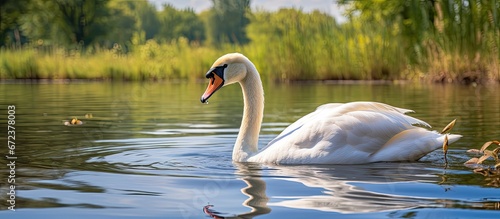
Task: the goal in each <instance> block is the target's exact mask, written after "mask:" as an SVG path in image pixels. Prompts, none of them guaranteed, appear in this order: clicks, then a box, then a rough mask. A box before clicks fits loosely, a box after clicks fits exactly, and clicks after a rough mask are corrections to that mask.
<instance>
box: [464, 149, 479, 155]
mask: <svg viewBox="0 0 500 219" xmlns="http://www.w3.org/2000/svg"><path fill="white" fill-rule="evenodd" d="M467 153H472V154H480V153H481V151H479V150H478V149H469V150H467Z"/></svg>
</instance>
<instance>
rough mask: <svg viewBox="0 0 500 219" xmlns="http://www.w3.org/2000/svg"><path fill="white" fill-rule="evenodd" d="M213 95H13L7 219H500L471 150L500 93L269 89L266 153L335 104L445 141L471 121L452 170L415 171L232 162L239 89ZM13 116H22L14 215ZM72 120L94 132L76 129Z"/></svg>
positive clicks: (45, 90)
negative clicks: (427, 130) (376, 113)
mask: <svg viewBox="0 0 500 219" xmlns="http://www.w3.org/2000/svg"><path fill="white" fill-rule="evenodd" d="M205 87H206V84H205V83H187V82H179V83H154V82H150V83H149V82H145V83H125V82H122V83H111V82H71V83H43V82H42V83H19V82H3V83H2V84H0V115H2V116H1V118H0V127H1V129H0V130H1V134H0V136H1V139H2V144H1V147H2V148H1V149H0V153H1V154H0V156H1V157H3V159H0V164H1V166H2V168H1V169H2V171H1V173H0V176H1V179H0V180H1V189H2V190H1V193H0V199H1V201H0V203H1V204H0V207H1V211H0V218H72V219H75V218H94V219H96V218H208V216H207V215H206V214H205V213H203V211H202V209H203V207H204V206H206V205H208V204H210V205H214V207H213V208H212V209H214V210H217V211H219V212H221V215H222V216H226V217H238V216H239V217H240V218H252V217H254V218H500V189H499V188H498V187H497V186H498V182H499V181H500V179H499V176H490V177H485V176H483V175H480V174H477V173H473V171H472V170H471V169H469V168H467V167H465V166H464V165H463V163H464V162H465V161H467V160H468V159H469V158H471V156H472V155H469V154H467V153H465V151H466V150H467V149H469V148H480V147H481V145H482V144H483V143H484V142H486V141H489V140H495V139H499V138H500V126H499V124H500V92H499V90H498V88H499V87H498V86H496V85H488V86H477V87H476V86H461V85H421V84H377V83H375V84H328V83H305V84H268V85H265V88H264V89H265V92H266V108H265V116H264V123H263V127H262V131H261V139H260V146H261V147H262V146H263V145H265V144H266V143H267V142H268V141H270V140H271V139H273V137H275V136H276V135H277V134H278V133H279V132H280V131H281V130H283V129H284V128H285V127H286V126H287V125H288V124H290V123H292V122H293V121H295V120H296V119H298V118H300V117H301V116H303V115H305V114H307V113H309V112H310V111H313V110H314V109H315V108H316V107H317V106H318V105H321V104H323V103H328V102H350V101H359V100H367V101H379V102H385V103H388V104H391V105H394V106H398V107H403V108H409V109H413V110H415V111H416V113H414V114H413V116H415V117H417V118H420V119H423V120H425V121H427V122H429V123H430V124H431V125H432V126H433V127H434V128H435V129H436V130H441V129H442V128H443V127H444V126H445V125H447V124H448V123H449V122H450V121H451V120H453V119H455V118H457V119H458V120H457V124H456V126H455V128H454V129H453V133H457V134H461V135H463V136H464V137H463V138H462V139H461V140H460V141H458V142H456V143H455V144H452V145H450V150H449V155H448V161H449V166H448V168H446V169H445V168H444V160H443V152H442V151H441V150H437V151H435V152H433V153H431V154H430V155H428V156H426V157H424V160H423V161H420V162H410V163H375V164H366V165H317V166H273V165H259V164H238V163H233V162H232V161H231V152H232V146H233V143H234V141H235V139H236V136H237V134H238V128H239V123H240V119H241V113H242V104H243V103H242V96H241V91H240V88H239V86H230V87H225V88H223V89H221V90H220V91H218V92H217V93H216V94H215V95H214V96H213V97H212V98H211V99H210V104H208V105H206V104H201V103H200V101H199V99H200V96H201V94H202V93H203V91H204V89H205ZM8 105H15V128H16V129H15V131H16V139H15V145H16V148H15V151H14V152H15V155H16V156H17V159H16V165H15V171H16V172H15V180H16V181H15V186H16V190H15V210H16V211H15V212H14V211H10V210H8V207H9V206H10V204H9V202H8V200H9V197H10V196H9V195H7V193H9V191H10V190H9V188H8V186H9V185H10V183H8V179H9V175H10V174H9V172H8V168H9V166H7V164H8V162H10V161H9V160H8V159H6V158H5V156H6V155H8V154H7V153H8V150H7V149H8V148H7V145H6V144H4V143H5V142H6V140H5V139H7V123H8V120H7V115H8V110H7V107H8ZM85 115H87V117H89V118H86V117H85ZM90 115H91V116H92V118H90ZM73 117H77V118H78V119H80V120H82V121H83V125H79V126H65V125H64V121H65V120H71V119H72V118H73ZM492 162H493V161H489V163H490V164H491V163H492ZM495 182H496V184H495Z"/></svg>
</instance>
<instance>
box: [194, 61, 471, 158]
mask: <svg viewBox="0 0 500 219" xmlns="http://www.w3.org/2000/svg"><path fill="white" fill-rule="evenodd" d="M206 77H207V78H209V79H210V82H209V84H208V87H207V89H206V91H205V93H204V94H203V95H202V96H201V102H203V103H205V102H206V101H207V100H208V98H210V96H212V94H214V92H216V91H217V90H218V89H219V88H221V87H223V86H226V85H229V84H233V83H236V82H238V83H240V85H241V88H242V91H243V97H244V98H243V99H244V105H245V106H244V109H243V118H242V121H241V127H240V132H239V134H238V138H237V139H236V143H235V144H234V149H233V161H236V162H258V163H275V164H360V163H370V162H380V161H414V160H418V159H420V158H421V157H422V156H424V155H426V154H427V153H429V152H431V151H434V150H436V149H437V148H440V147H441V146H442V144H443V141H444V135H443V134H440V133H438V132H436V131H429V130H427V129H424V128H421V127H415V126H413V124H419V125H421V126H426V127H430V125H429V124H427V123H426V122H424V121H422V120H419V119H416V118H413V117H411V116H408V115H405V113H407V112H412V111H411V110H407V109H402V108H397V107H393V106H390V105H387V104H383V103H377V102H352V103H345V104H340V103H331V104H325V105H322V106H320V107H318V108H317V109H316V111H314V112H312V113H310V114H308V115H306V116H304V117H302V118H301V119H299V120H297V121H296V122H295V123H293V124H291V125H290V126H289V127H288V128H286V129H285V130H284V131H283V132H282V133H281V134H279V135H278V136H277V137H276V138H275V139H274V140H272V141H271V142H270V143H269V144H268V145H267V146H266V147H264V148H263V149H261V150H260V151H259V150H258V146H257V144H258V139H259V131H260V125H261V123H262V117H263V111H264V90H263V88H262V82H261V80H260V76H259V73H258V71H257V69H256V68H255V65H254V64H253V63H252V62H251V61H250V60H249V59H248V58H247V57H245V56H244V55H242V54H239V53H230V54H226V55H224V56H222V57H220V58H219V59H217V60H216V61H215V63H214V64H213V65H212V68H211V69H210V70H209V71H208V72H207V74H206ZM460 137H461V136H460V135H451V134H450V135H448V141H449V143H453V142H455V141H456V140H458V139H459V138H460Z"/></svg>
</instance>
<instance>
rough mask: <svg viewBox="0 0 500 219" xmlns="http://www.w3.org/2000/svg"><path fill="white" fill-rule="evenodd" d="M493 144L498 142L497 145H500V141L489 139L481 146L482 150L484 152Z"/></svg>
mask: <svg viewBox="0 0 500 219" xmlns="http://www.w3.org/2000/svg"><path fill="white" fill-rule="evenodd" d="M491 144H497V145H500V142H499V141H496V140H495V141H488V142H486V143H484V144H483V146H482V147H481V150H480V151H481V152H483V151H484V150H486V148H488V147H489V146H490V145H491Z"/></svg>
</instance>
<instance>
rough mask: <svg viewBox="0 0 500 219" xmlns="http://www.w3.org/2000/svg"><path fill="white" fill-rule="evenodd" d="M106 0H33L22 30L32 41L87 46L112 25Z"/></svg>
mask: <svg viewBox="0 0 500 219" xmlns="http://www.w3.org/2000/svg"><path fill="white" fill-rule="evenodd" d="M108 12H109V10H108V9H107V1H105V0H74V1H66V0H54V1H34V2H33V4H32V5H30V8H29V11H28V13H26V14H25V15H24V16H23V18H22V29H23V33H25V34H26V35H27V36H28V37H30V39H32V40H39V39H43V40H45V39H48V40H49V41H52V43H54V44H62V45H88V44H91V43H93V42H95V41H96V40H97V39H99V37H100V36H102V35H104V34H105V33H106V31H107V30H108V28H109V26H108V25H109V24H108V23H106V22H105V21H106V20H105V19H103V18H104V17H107V16H108V15H109V14H108Z"/></svg>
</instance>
